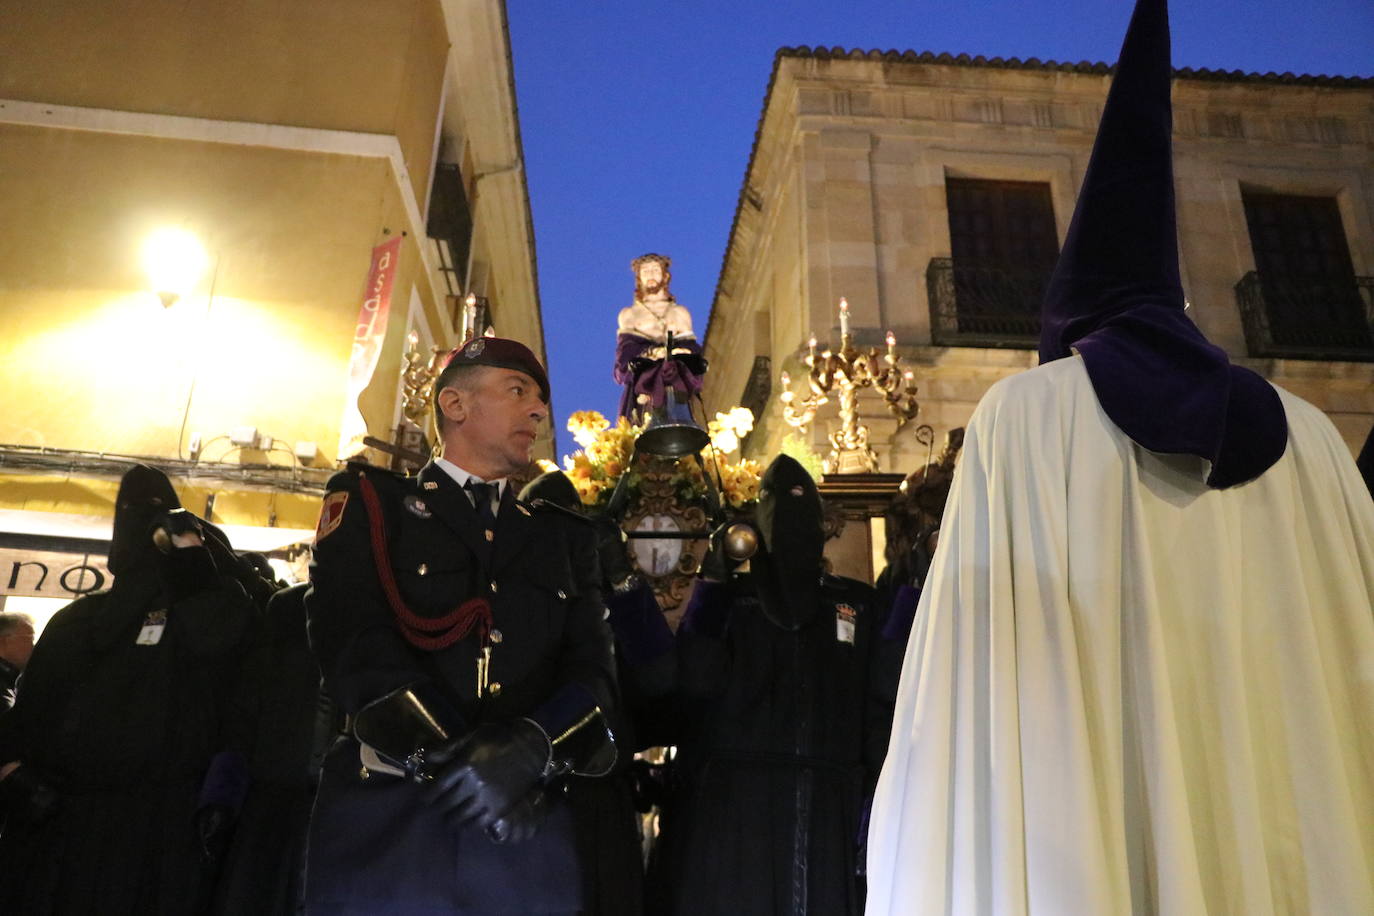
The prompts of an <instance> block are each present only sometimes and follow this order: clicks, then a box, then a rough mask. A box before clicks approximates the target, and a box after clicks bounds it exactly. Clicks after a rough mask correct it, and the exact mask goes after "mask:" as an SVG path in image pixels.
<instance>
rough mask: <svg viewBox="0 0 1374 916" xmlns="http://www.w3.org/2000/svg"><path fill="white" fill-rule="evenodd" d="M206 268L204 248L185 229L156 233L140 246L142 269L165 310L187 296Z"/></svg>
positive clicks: (165, 230) (208, 261) (207, 259)
mask: <svg viewBox="0 0 1374 916" xmlns="http://www.w3.org/2000/svg"><path fill="white" fill-rule="evenodd" d="M209 264H210V256H209V255H208V254H206V252H205V246H203V245H201V243H200V240H199V239H198V238H196V237H195V236H194V235H193V234H191V233H190V232H187V231H186V230H185V229H172V228H167V229H159V230H157V231H156V232H154V233H153V234H152V235H150V236H149V237H148V241H147V242H145V243H144V245H143V268H144V270H146V271H148V279H149V280H150V281H151V282H152V286H153V292H155V293H157V297H158V298H159V299H161V300H162V304H163V306H164V307H170V306H171V305H172V303H174V302H176V301H177V300H178V299H180V298H182V297H183V296H186V295H188V294H190V292H191V291H192V290H193V289H195V287H196V284H197V283H199V282H200V278H201V277H202V276H203V275H204V274H205V268H206V267H207V266H209Z"/></svg>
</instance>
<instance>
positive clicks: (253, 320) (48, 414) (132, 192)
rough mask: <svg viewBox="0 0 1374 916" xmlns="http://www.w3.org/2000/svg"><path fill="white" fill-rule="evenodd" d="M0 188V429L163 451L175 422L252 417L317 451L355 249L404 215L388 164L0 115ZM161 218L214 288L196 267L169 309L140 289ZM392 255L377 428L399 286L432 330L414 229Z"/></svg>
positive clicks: (387, 386)
mask: <svg viewBox="0 0 1374 916" xmlns="http://www.w3.org/2000/svg"><path fill="white" fill-rule="evenodd" d="M0 200H3V201H5V202H6V205H5V210H6V218H5V219H4V220H3V221H0V322H3V324H4V332H3V333H0V391H3V392H4V393H5V398H4V404H3V406H0V444H20V445H37V446H50V447H56V448H69V449H83V450H92V451H110V452H119V453H128V454H142V455H152V456H164V457H175V456H176V455H177V454H178V448H179V447H180V448H182V450H183V453H184V446H185V443H186V441H187V440H188V439H189V436H190V434H191V433H192V432H200V433H201V434H202V436H203V438H205V439H206V440H207V441H208V440H209V439H210V438H211V437H213V436H217V435H221V434H224V433H227V432H228V430H229V428H230V427H232V426H236V425H253V426H257V427H258V428H259V429H260V430H261V431H262V432H264V433H266V434H268V435H271V436H273V437H274V438H279V439H283V440H285V441H286V442H287V443H292V442H295V441H297V440H310V441H314V442H316V443H317V444H318V445H319V447H320V449H321V451H322V453H323V462H322V463H323V464H324V466H328V464H329V462H330V461H332V459H333V457H334V454H333V453H334V449H335V447H336V444H337V437H338V429H339V422H340V417H341V415H342V412H343V406H344V390H345V389H344V380H345V377H346V375H347V363H348V358H349V355H350V351H351V340H352V334H353V327H354V323H355V321H356V319H357V315H358V308H359V305H360V303H361V301H362V293H363V287H364V284H365V281H366V276H367V270H368V266H369V263H370V257H371V249H372V247H373V246H374V245H376V244H378V243H380V242H381V241H383V240H384V239H385V238H386V236H385V235H384V234H383V229H384V228H385V229H390V230H391V231H392V232H393V233H394V232H399V231H404V228H405V225H406V222H405V218H404V210H403V208H402V204H401V200H400V196H399V193H398V187H397V184H396V182H395V179H394V177H393V176H392V175H391V173H390V165H389V163H388V162H386V161H385V160H381V159H365V158H361V157H349V156H335V155H322V154H314V153H300V152H291V151H285V150H274V149H267V148H260V147H242V146H230V145H225V144H210V143H189V142H181V141H169V140H158V139H151V138H143V137H131V136H117V135H110V134H99V133H91V132H81V131H67V130H53V129H47V128H33V127H16V126H0ZM161 225H177V226H184V227H185V228H187V229H190V230H191V231H193V232H194V233H196V234H197V235H198V236H199V237H200V238H201V240H202V241H203V242H204V244H205V246H206V248H207V249H209V250H210V251H211V252H212V254H217V256H218V270H217V271H213V274H214V276H213V282H214V295H213V298H211V297H210V295H209V293H210V284H211V279H212V277H211V276H210V275H208V274H207V276H206V277H205V278H204V279H203V280H202V282H201V284H200V287H199V288H198V290H197V291H196V293H194V294H193V295H191V296H189V297H188V298H187V299H185V300H183V301H181V302H178V303H177V304H175V305H174V306H172V307H171V308H169V309H164V308H163V307H162V306H161V304H160V303H159V302H158V301H157V299H156V297H155V296H154V295H153V294H152V293H151V292H149V291H148V286H147V279H146V276H145V274H144V272H143V270H142V267H141V264H140V247H141V245H142V243H143V241H144V239H145V238H146V236H147V235H148V233H149V232H151V231H152V230H153V229H154V228H156V227H158V226H161ZM402 252H403V253H402V259H401V266H400V269H399V272H398V276H397V280H396V286H395V293H394V298H393V320H392V329H391V330H392V334H391V335H390V341H391V349H392V350H393V351H395V352H393V353H391V354H389V355H388V356H387V357H386V358H384V359H383V365H382V366H381V367H379V370H378V375H377V376H375V378H376V379H377V382H378V384H377V385H374V386H373V388H374V390H373V391H370V392H369V394H368V397H367V398H365V409H364V415H365V417H366V418H367V419H368V422H369V426H370V427H371V428H372V431H373V433H374V435H380V436H386V434H387V428H388V426H389V424H390V421H391V415H392V410H393V407H394V403H395V391H396V384H397V383H396V374H395V373H396V371H397V367H398V365H399V350H400V347H401V341H400V339H399V337H398V336H397V332H396V327H397V326H398V325H401V324H403V323H404V320H405V308H406V303H407V301H408V299H409V296H410V289H411V287H412V286H416V287H417V288H418V289H419V290H420V291H421V294H422V296H423V297H424V298H425V306H426V309H427V311H428V312H429V314H430V315H431V327H433V328H435V330H436V333H441V332H440V330H439V329H440V328H441V325H440V324H439V323H437V318H436V317H435V316H436V315H437V313H436V312H435V311H434V303H433V302H432V301H430V300H429V297H428V288H427V286H426V285H425V284H424V283H422V282H421V279H422V278H421V266H420V259H419V255H418V251H417V249H416V247H415V242H414V240H413V239H409V238H408V240H407V242H406V244H405V245H404V246H403V249H402ZM207 304H208V307H207ZM388 366H389V367H390V368H389V369H388ZM388 372H389V374H388ZM193 383H194V386H195V390H194V394H193V395H192V396H191V399H190V409H189V412H188V413H187V414H186V420H185V435H184V436H181V437H180V439H179V434H180V433H181V430H182V424H183V411H185V409H186V403H187V396H188V393H190V389H191V386H192V384H193ZM287 447H289V445H288V446H287ZM227 448H228V444H227V443H226V442H223V441H219V442H212V443H210V444H209V445H208V446H207V447H206V449H205V452H204V454H203V456H202V457H203V458H204V459H206V460H213V459H216V458H219V457H221V455H224V456H226V457H228V458H229V459H230V460H237V459H238V457H239V456H235V455H230V454H228V453H227ZM258 457H259V460H261V456H258ZM271 460H273V461H276V462H284V463H290V460H291V459H290V457H289V456H288V455H285V454H284V453H274V454H273V455H272V456H271Z"/></svg>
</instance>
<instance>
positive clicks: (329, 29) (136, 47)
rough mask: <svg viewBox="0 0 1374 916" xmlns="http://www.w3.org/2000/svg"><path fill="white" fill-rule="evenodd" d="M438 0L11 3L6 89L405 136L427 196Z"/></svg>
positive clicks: (34, 97) (57, 100)
mask: <svg viewBox="0 0 1374 916" xmlns="http://www.w3.org/2000/svg"><path fill="white" fill-rule="evenodd" d="M447 50H448V38H447V35H446V33H445V30H444V22H443V12H442V9H441V7H440V4H439V0H289V2H282V0H5V2H3V3H0V98H10V99H19V100H25V101H34V102H48V103H52V104H57V105H75V106H82V107H88V108H111V109H116V110H120V111H141V112H150V113H155V114H172V115H182V116H187V117H195V118H211V119H219V120H228V121H250V122H260V123H265V124H288V125H295V126H301V127H318V128H329V129H334V130H353V131H363V132H367V133H380V134H394V135H395V136H396V137H397V138H398V139H399V140H400V142H401V144H402V148H403V150H404V153H405V158H406V164H407V168H408V169H409V170H410V171H411V173H412V181H413V182H415V186H416V189H417V191H416V193H417V195H418V196H421V198H422V199H423V191H424V188H425V187H426V181H427V178H428V173H429V168H430V161H429V160H430V156H431V149H432V146H433V143H434V128H435V123H436V120H437V117H438V106H439V96H440V90H441V86H442V80H443V72H444V63H445V58H446V54H447Z"/></svg>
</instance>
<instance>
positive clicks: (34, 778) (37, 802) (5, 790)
mask: <svg viewBox="0 0 1374 916" xmlns="http://www.w3.org/2000/svg"><path fill="white" fill-rule="evenodd" d="M57 803H58V796H57V792H56V791H55V790H54V789H53V787H52V786H50V785H48V784H47V783H46V782H44V781H43V780H42V778H41V777H39V776H38V774H37V773H35V772H34V771H33V768H32V767H26V766H23V765H20V766H19V767H18V768H17V769H16V770H14V772H12V773H10V775H8V776H6V777H5V778H4V780H3V781H0V811H3V814H4V816H5V817H8V818H9V819H10V820H11V822H13V823H23V824H30V825H35V824H41V823H43V822H44V821H46V820H47V819H48V818H49V817H51V816H52V815H53V812H55V811H56V810H57Z"/></svg>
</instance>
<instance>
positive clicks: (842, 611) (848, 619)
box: [835, 604, 858, 646]
mask: <svg viewBox="0 0 1374 916" xmlns="http://www.w3.org/2000/svg"><path fill="white" fill-rule="evenodd" d="M857 619H858V614H856V613H855V612H854V609H853V608H852V607H850V606H849V605H847V604H837V605H835V641H836V642H847V643H849V644H850V645H851V646H852V645H854V622H855V621H856V620H857Z"/></svg>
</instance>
